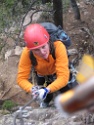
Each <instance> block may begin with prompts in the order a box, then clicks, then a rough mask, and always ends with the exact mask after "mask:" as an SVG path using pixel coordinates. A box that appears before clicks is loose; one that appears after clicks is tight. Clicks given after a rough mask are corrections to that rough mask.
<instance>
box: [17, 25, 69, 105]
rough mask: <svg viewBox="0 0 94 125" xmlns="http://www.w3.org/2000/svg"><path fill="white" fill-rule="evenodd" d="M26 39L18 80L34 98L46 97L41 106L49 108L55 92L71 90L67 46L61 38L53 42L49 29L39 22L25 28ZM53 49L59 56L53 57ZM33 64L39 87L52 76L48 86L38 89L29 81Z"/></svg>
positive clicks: (47, 83)
mask: <svg viewBox="0 0 94 125" xmlns="http://www.w3.org/2000/svg"><path fill="white" fill-rule="evenodd" d="M24 41H25V43H26V47H25V48H24V49H23V52H22V54H21V58H20V61H19V65H18V74H17V83H18V85H19V86H20V87H21V88H22V89H23V90H25V91H26V92H29V93H31V94H32V95H33V97H34V98H35V97H36V96H38V97H39V99H40V100H43V101H41V104H40V107H47V106H49V103H50V101H51V100H52V98H53V93H54V92H56V91H59V92H62V93H63V92H65V91H67V90H69V89H70V88H69V87H68V84H67V83H68V81H69V76H70V71H69V61H68V56H67V51H66V47H65V45H64V44H63V43H62V42H61V41H57V42H54V43H52V42H51V41H50V36H49V34H48V32H47V30H46V29H45V28H44V27H43V26H42V25H40V24H37V23H36V24H30V25H28V26H27V27H26V29H25V31H24ZM53 51H55V57H56V59H54V58H53V57H52V54H51V53H52V52H53ZM30 53H31V54H30ZM30 56H32V58H31V57H30ZM33 66H34V69H35V71H36V76H37V85H38V86H43V85H44V83H45V81H46V78H47V79H49V81H47V82H46V86H45V87H42V88H40V89H38V88H37V86H35V85H34V83H32V82H30V81H29V76H30V72H31V69H32V67H33Z"/></svg>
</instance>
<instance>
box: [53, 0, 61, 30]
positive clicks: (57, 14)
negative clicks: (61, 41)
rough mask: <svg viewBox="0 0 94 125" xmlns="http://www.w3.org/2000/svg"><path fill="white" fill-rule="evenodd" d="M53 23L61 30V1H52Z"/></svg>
mask: <svg viewBox="0 0 94 125" xmlns="http://www.w3.org/2000/svg"><path fill="white" fill-rule="evenodd" d="M53 10H54V22H55V24H56V26H58V25H60V26H62V28H63V10H62V0H53Z"/></svg>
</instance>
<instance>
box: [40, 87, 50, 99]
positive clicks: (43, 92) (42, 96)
mask: <svg viewBox="0 0 94 125" xmlns="http://www.w3.org/2000/svg"><path fill="white" fill-rule="evenodd" d="M38 93H39V95H38V98H39V99H40V100H44V99H45V98H46V96H47V94H48V93H49V90H48V89H47V88H42V89H39V91H38Z"/></svg>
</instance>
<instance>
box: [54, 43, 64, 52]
mask: <svg viewBox="0 0 94 125" xmlns="http://www.w3.org/2000/svg"><path fill="white" fill-rule="evenodd" d="M54 46H55V48H56V49H60V48H61V49H64V50H66V47H65V45H64V44H63V42H61V41H55V42H54Z"/></svg>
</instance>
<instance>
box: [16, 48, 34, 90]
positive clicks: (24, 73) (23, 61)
mask: <svg viewBox="0 0 94 125" xmlns="http://www.w3.org/2000/svg"><path fill="white" fill-rule="evenodd" d="M31 67H32V65H31V60H30V57H29V50H28V49H27V48H24V50H23V52H22V54H21V57H20V60H19V65H18V74H17V83H18V85H19V86H20V87H21V88H22V89H23V90H25V91H26V92H30V89H31V88H32V86H33V85H32V83H30V82H29V80H28V79H29V76H30V72H31Z"/></svg>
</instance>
